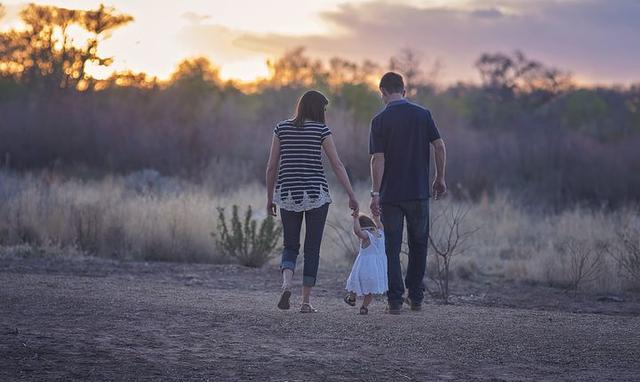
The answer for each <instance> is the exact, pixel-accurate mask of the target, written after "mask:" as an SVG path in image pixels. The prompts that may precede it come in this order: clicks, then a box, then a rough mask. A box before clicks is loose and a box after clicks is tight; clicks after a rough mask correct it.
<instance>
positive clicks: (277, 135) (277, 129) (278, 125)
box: [273, 124, 280, 138]
mask: <svg viewBox="0 0 640 382" xmlns="http://www.w3.org/2000/svg"><path fill="white" fill-rule="evenodd" d="M273 135H275V136H276V137H278V138H280V124H277V125H276V127H275V128H274V129H273Z"/></svg>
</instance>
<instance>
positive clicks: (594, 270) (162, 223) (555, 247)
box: [0, 171, 640, 293]
mask: <svg viewBox="0 0 640 382" xmlns="http://www.w3.org/2000/svg"><path fill="white" fill-rule="evenodd" d="M218 175H219V174H218ZM221 178H224V177H221V176H214V177H211V178H210V179H211V180H209V181H208V182H205V183H204V184H202V185H194V184H191V183H188V182H185V181H179V180H177V179H174V178H165V177H162V176H160V175H158V174H157V173H155V172H153V171H143V172H138V173H134V174H132V175H130V176H127V177H118V176H114V177H108V178H105V179H100V180H85V181H82V180H77V179H73V178H60V177H56V176H52V175H46V174H45V175H42V174H40V175H16V174H12V173H2V172H0V248H2V249H0V251H2V252H4V253H30V252H33V251H36V252H46V253H54V254H55V253H64V254H70V253H77V254H90V255H94V256H99V257H106V258H112V259H120V260H125V259H133V260H167V261H177V262H200V263H202V262H204V263H229V262H232V261H233V260H232V259H228V258H223V257H221V256H220V253H219V251H217V250H216V246H215V240H214V238H213V237H212V236H211V233H212V232H214V231H216V227H217V212H216V208H217V207H227V209H229V207H231V206H232V205H234V204H237V205H239V206H240V208H241V210H244V209H245V208H246V206H248V205H251V206H253V208H254V210H255V211H256V218H258V219H260V218H264V216H265V213H264V212H263V211H262V206H263V205H264V200H263V199H264V189H263V188H262V187H261V186H259V185H247V186H244V187H241V188H229V187H227V186H225V187H222V186H224V185H221V184H219V183H218V182H216V181H215V180H214V179H221ZM223 188H225V189H227V191H224V192H223V191H219V190H221V189H223ZM358 188H359V189H360V190H361V194H362V195H363V196H362V205H363V209H364V210H366V203H367V198H366V190H367V188H368V186H367V185H364V184H363V185H360V187H358ZM333 197H334V201H335V202H334V204H333V205H332V207H331V209H330V216H329V222H330V226H329V227H327V230H326V235H325V238H326V239H325V241H324V243H323V247H322V259H323V260H322V262H323V263H322V266H323V267H329V268H331V269H346V268H348V266H349V265H350V261H351V259H352V253H351V251H352V250H351V249H350V247H349V241H350V240H353V238H352V237H351V235H350V234H349V233H348V228H347V227H348V226H349V224H350V220H349V217H348V214H347V210H348V209H347V208H346V204H345V198H344V197H343V196H342V195H341V194H340V193H339V192H335V190H334V195H333ZM447 208H459V209H460V208H462V209H465V210H467V209H468V214H467V217H466V219H465V220H464V222H463V224H462V228H463V229H465V230H468V231H474V232H475V233H474V234H473V236H471V237H470V239H469V241H468V243H467V245H466V251H465V252H464V253H462V254H460V255H458V256H456V257H455V258H454V259H453V261H452V278H453V279H454V281H455V279H457V280H458V281H461V280H478V279H484V278H486V277H492V278H500V279H504V280H507V281H520V282H527V283H533V284H538V285H550V286H555V287H559V288H564V289H574V290H575V289H578V290H581V291H590V292H600V293H623V292H625V291H628V290H632V289H637V288H638V287H639V286H640V285H639V283H638V276H640V272H637V271H638V270H640V262H639V263H638V264H635V266H636V267H637V269H636V272H637V273H636V275H635V276H634V274H633V272H629V269H627V268H625V267H623V266H621V264H620V262H619V261H617V260H616V257H615V256H613V255H616V254H620V253H622V254H623V255H626V252H625V249H624V248H623V246H622V243H621V236H620V235H625V234H626V235H627V237H631V238H632V239H634V238H635V239H636V240H637V232H638V230H639V229H640V217H639V215H638V213H637V208H633V206H629V208H626V209H619V210H616V211H607V210H604V209H603V210H597V209H596V210H594V209H586V208H573V209H569V210H566V211H563V212H561V213H554V214H550V213H543V212H541V211H532V210H531V209H524V208H522V207H519V206H518V205H517V203H515V202H514V201H513V200H512V199H510V198H509V197H507V196H504V195H503V196H498V197H495V198H491V199H490V198H486V199H485V200H482V201H480V202H478V203H465V202H461V201H451V200H442V201H434V202H433V203H432V204H431V210H432V216H437V215H438V214H439V213H440V212H441V211H442V210H446V209H447ZM440 226H441V224H440V223H439V222H436V223H435V224H433V227H432V228H433V229H434V230H435V229H436V228H439V227H440ZM340 227H344V228H345V229H346V231H344V232H343V231H342V230H341V228H340ZM345 241H346V242H347V243H346V245H345V243H344V242H345ZM618 257H619V256H618ZM433 259H434V257H433V256H432V260H433ZM275 263H277V260H275V259H274V260H272V264H275ZM431 269H433V267H431Z"/></svg>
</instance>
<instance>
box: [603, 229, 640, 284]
mask: <svg viewBox="0 0 640 382" xmlns="http://www.w3.org/2000/svg"><path fill="white" fill-rule="evenodd" d="M608 253H609V255H610V256H611V257H613V259H614V260H615V261H616V263H617V264H618V267H619V268H620V270H621V271H622V273H623V275H624V276H625V277H626V278H627V279H628V280H629V281H630V282H631V283H632V285H633V287H635V288H637V289H640V231H638V230H631V229H627V230H626V231H624V232H621V233H618V242H617V245H615V246H614V247H613V248H609V249H608Z"/></svg>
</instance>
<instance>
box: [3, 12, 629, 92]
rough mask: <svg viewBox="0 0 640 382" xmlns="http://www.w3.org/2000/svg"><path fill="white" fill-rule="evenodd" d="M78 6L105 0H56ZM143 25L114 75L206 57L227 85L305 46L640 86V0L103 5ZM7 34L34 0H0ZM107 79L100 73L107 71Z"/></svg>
mask: <svg viewBox="0 0 640 382" xmlns="http://www.w3.org/2000/svg"><path fill="white" fill-rule="evenodd" d="M35 2H36V3H38V4H52V5H57V6H62V7H67V8H78V9H88V8H95V7H96V6H97V5H98V4H99V3H100V2H101V1H94V0H76V1H72V0H47V1H35ZM102 2H103V3H105V4H106V5H109V6H113V7H115V8H116V9H117V10H118V11H120V12H124V13H127V14H130V15H132V16H133V17H134V18H135V21H134V22H133V23H131V24H128V25H126V26H124V27H122V28H121V29H118V30H116V31H115V32H114V33H113V35H112V36H111V38H110V39H109V40H107V41H105V42H104V43H103V45H102V47H101V53H102V54H103V55H105V56H112V57H114V59H115V62H114V64H113V65H112V68H111V70H125V69H131V70H134V71H144V72H147V73H149V74H152V75H156V76H158V77H159V78H161V79H164V78H167V77H168V76H169V75H170V73H171V72H172V71H173V70H174V69H175V67H176V65H177V64H178V63H179V62H180V61H181V60H182V59H184V58H186V57H195V56H206V57H208V58H209V59H210V60H211V61H212V62H213V63H214V64H216V65H217V66H219V67H220V71H221V76H222V77H223V78H224V79H238V80H242V81H250V80H253V79H256V78H258V77H263V76H266V75H267V74H268V71H267V66H266V60H267V59H270V58H275V57H278V56H279V55H281V54H282V53H284V52H285V51H287V50H290V49H293V48H295V47H298V46H305V47H306V48H307V54H308V55H309V56H311V57H318V58H322V59H329V58H331V57H334V56H340V57H343V58H347V59H350V60H353V61H356V62H361V61H362V60H364V59H371V60H373V61H376V62H378V63H380V64H386V63H388V61H389V58H390V57H391V56H393V55H395V54H397V53H398V52H399V51H400V50H402V49H404V48H410V49H412V50H413V51H415V52H416V53H417V54H418V56H419V57H420V58H421V60H422V62H423V63H424V65H425V69H426V70H428V69H429V67H430V66H431V65H433V64H434V63H435V62H436V61H437V62H439V64H440V67H441V69H440V71H439V72H438V73H439V74H438V80H439V81H440V82H442V83H451V82H455V81H477V80H478V75H477V71H476V70H475V69H474V67H473V63H474V61H475V60H476V59H477V58H478V56H479V55H480V54H481V53H484V52H493V53H495V52H513V51H514V50H516V49H520V50H522V51H523V52H524V53H525V54H526V55H527V56H529V57H531V58H534V59H537V60H540V61H542V62H544V63H546V64H549V65H552V66H555V67H558V68H560V69H563V70H567V71H570V72H571V73H572V74H573V76H574V78H575V79H576V80H577V81H578V82H581V83H586V84H611V83H617V84H629V83H634V82H635V83H637V82H640V22H638V21H637V20H640V0H395V1H391V0H351V1H345V0H321V1H320V0H316V1H301V0H269V1H264V0H233V1H228V0H180V1H159V0H110V1H109V0H104V1H102ZM0 3H3V4H4V5H5V6H6V8H7V15H6V16H5V17H4V18H3V19H2V20H0V29H7V28H10V27H14V26H16V25H18V17H17V14H18V12H19V9H20V7H22V6H24V4H25V3H26V2H24V1H15V0H0ZM107 74H108V71H107V72H104V73H98V75H103V76H106V75H107Z"/></svg>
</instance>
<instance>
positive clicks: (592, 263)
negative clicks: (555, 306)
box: [565, 240, 602, 291]
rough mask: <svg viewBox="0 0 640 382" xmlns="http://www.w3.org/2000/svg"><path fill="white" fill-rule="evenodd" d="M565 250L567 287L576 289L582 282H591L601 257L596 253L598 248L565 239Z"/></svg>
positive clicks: (596, 273)
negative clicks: (566, 256) (566, 254)
mask: <svg viewBox="0 0 640 382" xmlns="http://www.w3.org/2000/svg"><path fill="white" fill-rule="evenodd" d="M565 250H566V252H567V253H568V264H567V265H566V267H567V271H568V276H569V280H568V281H569V285H568V286H567V289H569V290H573V291H577V290H578V289H579V288H580V286H581V285H582V284H583V283H585V282H593V281H594V280H595V279H596V277H597V276H598V272H599V270H600V265H601V260H602V257H601V256H600V254H599V253H598V248H594V247H593V246H591V245H590V244H588V243H584V242H577V241H575V240H569V241H567V242H566V244H565Z"/></svg>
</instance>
